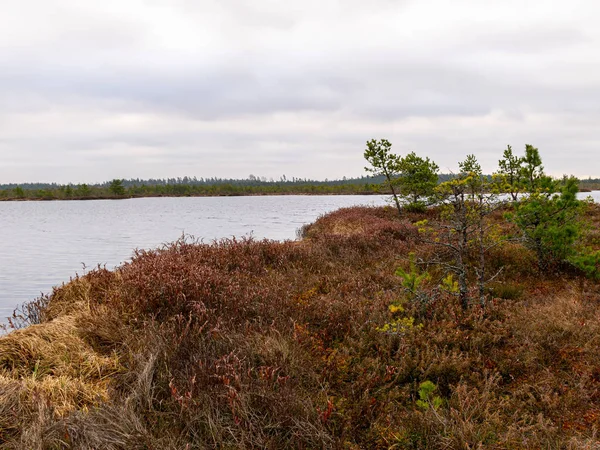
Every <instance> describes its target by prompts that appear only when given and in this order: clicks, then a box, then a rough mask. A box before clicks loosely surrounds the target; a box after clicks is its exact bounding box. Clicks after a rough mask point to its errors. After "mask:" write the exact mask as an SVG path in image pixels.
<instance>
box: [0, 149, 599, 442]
mask: <svg viewBox="0 0 600 450" xmlns="http://www.w3.org/2000/svg"><path fill="white" fill-rule="evenodd" d="M365 157H366V159H367V161H368V163H369V165H370V166H369V168H370V169H371V170H372V171H373V172H375V173H376V174H380V173H381V174H382V175H383V179H384V180H385V183H387V188H389V189H390V190H392V188H393V192H394V195H395V196H396V198H397V202H394V205H393V206H392V207H354V208H345V209H341V210H338V211H336V212H333V213H330V214H328V215H325V216H323V217H321V218H319V219H318V220H317V221H316V222H315V223H313V224H309V225H306V226H305V227H303V228H302V229H301V230H300V231H299V235H300V239H299V240H298V241H286V242H274V241H267V240H264V241H256V240H252V239H242V240H236V239H230V240H222V241H219V242H215V243H213V244H205V243H200V242H194V241H193V240H190V239H188V240H186V239H181V240H180V241H178V242H175V243H173V244H170V245H166V246H164V247H162V248H159V249H156V250H151V251H137V252H136V253H135V256H134V258H133V259H132V261H131V262H129V263H126V264H124V265H122V266H121V267H119V268H117V269H116V270H114V271H109V270H106V269H104V268H101V267H99V268H97V269H96V270H93V271H91V272H89V273H87V274H85V275H84V276H81V277H76V278H74V279H73V280H71V281H70V282H69V283H67V284H65V285H63V286H61V287H57V288H55V289H54V291H53V292H52V293H51V294H50V295H47V296H42V297H40V298H39V299H37V300H35V301H33V302H31V303H28V304H26V305H24V306H23V307H22V308H21V309H19V310H18V311H16V312H15V314H14V316H13V318H12V321H11V324H12V326H13V328H14V330H13V331H11V332H10V333H9V334H7V335H6V336H4V337H2V338H0V442H1V443H2V444H1V445H0V448H44V449H46V448H47V449H51V448H80V449H95V448H112V449H186V448H190V449H191V448H261V449H263V448H273V449H278V448H346V449H364V448H369V449H371V448H373V449H379V448H381V449H465V448H480V449H488V448H489V449H531V448H557V449H558V448H597V446H598V445H599V440H598V436H597V432H598V427H600V363H599V361H600V321H599V320H598V319H599V317H600V284H599V283H600V281H599V278H600V276H599V271H600V231H599V230H600V207H599V206H598V205H597V204H594V203H592V202H588V201H584V200H578V199H577V197H576V193H577V191H578V185H577V181H576V180H575V179H574V178H568V177H566V178H564V179H561V180H556V179H552V178H551V177H549V176H547V175H545V173H544V171H543V168H542V165H541V157H540V154H539V152H538V150H537V149H536V148H535V147H532V146H527V147H526V149H525V154H524V155H523V156H522V157H518V156H516V155H514V154H513V153H512V149H511V148H510V147H509V148H508V149H507V150H506V151H505V153H504V155H503V158H502V159H501V161H500V165H499V169H498V171H497V173H496V174H494V176H490V177H488V176H485V175H484V174H483V173H482V172H481V168H480V166H479V164H478V162H477V159H476V158H475V157H474V156H473V155H469V156H467V157H466V158H465V159H464V160H463V161H462V162H461V163H460V164H459V165H458V168H457V172H456V174H455V175H454V176H452V177H451V178H450V179H448V180H447V181H445V182H443V183H441V184H438V183H437V180H436V177H437V170H438V169H437V166H436V165H435V163H433V162H432V161H430V160H428V159H427V158H422V157H419V156H417V155H414V154H411V155H407V156H405V157H404V158H400V157H397V156H395V155H393V154H392V153H391V144H390V143H389V142H387V141H385V140H382V141H370V142H369V143H368V144H367V150H366V152H365Z"/></svg>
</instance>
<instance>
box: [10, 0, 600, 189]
mask: <svg viewBox="0 0 600 450" xmlns="http://www.w3.org/2000/svg"><path fill="white" fill-rule="evenodd" d="M599 20H600V2H597V1H596V0H580V1H578V0H570V1H568V2H565V1H562V2H558V1H555V2H553V1H548V0H543V1H541V0H535V1H531V0H530V1H528V0H518V1H515V0H502V1H500V0H490V1H481V0H453V1H448V0H419V1H417V0H415V1H410V0H406V1H405V0H370V1H368V2H367V1H364V0H344V1H342V0H338V1H334V0H303V1H289V0H287V1H286V0H214V1H209V0H102V1H98V0H93V1H91V0H0V183H8V182H24V181H56V182H96V181H104V180H108V179H112V178H130V177H134V178H135V177H140V178H148V177H172V176H184V175H188V176H197V177H213V176H217V177H236V178H237V177H244V178H245V177H247V176H248V175H249V174H254V175H258V176H266V177H267V178H269V177H273V178H276V179H277V178H279V177H280V176H281V175H283V174H285V175H286V176H287V177H288V178H290V177H292V176H295V177H302V178H304V177H309V178H317V179H324V178H329V179H332V178H341V177H342V176H358V175H362V174H363V173H364V171H363V167H364V161H363V156H362V154H363V151H364V148H365V142H366V141H367V140H370V139H372V138H377V139H379V138H387V139H389V140H390V141H391V142H392V143H393V149H394V150H395V152H396V153H399V154H401V155H404V154H406V153H407V152H410V151H415V152H416V153H417V154H420V155H423V156H429V157H430V158H432V159H433V160H435V161H436V162H437V163H438V165H439V166H440V168H441V170H442V171H444V172H447V171H449V170H456V166H457V164H456V163H457V162H458V161H459V160H461V159H463V158H464V157H465V155H467V154H469V153H474V154H475V155H476V156H477V157H478V158H479V160H480V162H481V163H482V166H483V168H484V170H486V171H487V172H492V171H493V170H495V169H496V166H497V160H498V159H499V157H500V156H501V154H502V151H503V149H504V148H505V147H506V145H507V144H511V145H512V146H513V149H514V150H517V151H518V152H519V153H520V152H522V151H523V148H524V146H525V144H526V143H529V144H533V145H535V146H537V147H539V149H540V153H541V155H542V158H543V160H544V165H545V167H546V170H547V172H549V173H551V174H554V175H561V174H563V173H569V174H575V175H577V176H580V177H587V176H593V177H600V27H599V26H598V22H599Z"/></svg>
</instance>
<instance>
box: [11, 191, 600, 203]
mask: <svg viewBox="0 0 600 450" xmlns="http://www.w3.org/2000/svg"><path fill="white" fill-rule="evenodd" d="M598 191H600V189H580V190H579V192H582V193H590V192H598ZM293 195H296V196H317V197H322V196H328V195H336V196H337V195H364V196H371V195H391V192H375V191H371V192H364V191H363V192H252V193H245V192H236V193H219V194H184V195H177V194H158V195H151V194H150V195H125V196H120V197H115V196H110V195H106V196H94V197H68V198H56V197H52V198H48V197H25V198H14V197H13V198H2V197H0V202H52V201H92V200H129V199H138V198H184V197H188V198H190V197H202V198H209V197H282V196H293Z"/></svg>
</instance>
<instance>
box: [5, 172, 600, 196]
mask: <svg viewBox="0 0 600 450" xmlns="http://www.w3.org/2000/svg"><path fill="white" fill-rule="evenodd" d="M452 176H453V175H452V174H440V175H439V181H440V182H444V181H448V180H449V179H450V178H452ZM383 181H384V180H383V177H381V176H378V177H373V176H362V177H357V178H346V177H344V178H342V179H338V180H327V179H326V180H324V181H320V180H311V179H308V178H295V177H292V178H286V176H285V175H283V176H282V177H281V178H280V179H279V180H273V179H272V178H271V179H267V178H266V177H260V176H255V175H249V176H248V178H244V179H233V178H215V177H212V178H196V177H187V176H186V177H177V178H150V179H140V178H131V179H125V180H112V181H106V182H104V183H95V184H58V183H18V184H17V183H7V184H0V200H68V199H73V200H75V199H100V198H115V197H117V198H119V197H167V196H234V195H286V194H312V195H324V194H361V195H366V194H386V193H388V192H387V190H386V189H385V187H384V186H383V185H382V182H383ZM580 188H581V189H583V190H588V189H600V179H599V178H595V179H592V178H589V179H586V180H581V181H580Z"/></svg>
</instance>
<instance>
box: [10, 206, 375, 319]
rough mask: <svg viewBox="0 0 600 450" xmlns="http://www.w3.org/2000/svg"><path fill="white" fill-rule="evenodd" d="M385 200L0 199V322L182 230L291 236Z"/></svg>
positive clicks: (203, 234)
mask: <svg viewBox="0 0 600 450" xmlns="http://www.w3.org/2000/svg"><path fill="white" fill-rule="evenodd" d="M385 199H386V197H383V196H271V197H268V196H265V197H195V198H142V199H131V200H118V201H114V200H98V201H52V202H0V224H1V225H2V237H1V238H0V321H2V320H3V319H4V318H5V317H7V316H8V315H10V314H11V313H12V310H13V309H14V307H15V306H16V305H18V304H20V303H22V302H24V301H27V300H31V299H33V298H35V297H37V296H38V295H39V294H40V293H41V292H44V293H47V292H50V291H51V288H52V286H54V285H57V284H60V283H62V282H63V281H68V280H69V277H71V276H73V275H75V273H79V274H83V273H85V270H84V265H85V267H88V268H92V267H95V266H96V265H97V264H102V265H104V264H106V267H108V268H112V267H114V266H116V265H118V264H120V263H121V262H123V261H126V260H128V259H129V258H130V257H131V255H132V251H133V249H135V248H144V249H148V248H155V247H157V246H159V245H161V244H163V243H166V242H172V241H174V240H176V239H178V238H179V237H181V235H182V234H183V233H185V234H191V235H193V236H195V237H196V238H202V239H204V240H205V242H210V241H211V240H213V239H218V238H223V237H231V236H237V237H241V236H249V235H252V236H254V237H256V238H269V239H278V240H284V239H295V237H296V230H297V229H298V228H300V227H301V226H302V225H303V224H305V223H309V222H312V221H314V220H315V219H316V218H317V217H318V216H319V215H320V214H323V213H326V212H329V211H332V210H335V209H338V208H341V207H344V206H352V205H382V204H385V203H386V200H385Z"/></svg>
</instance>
